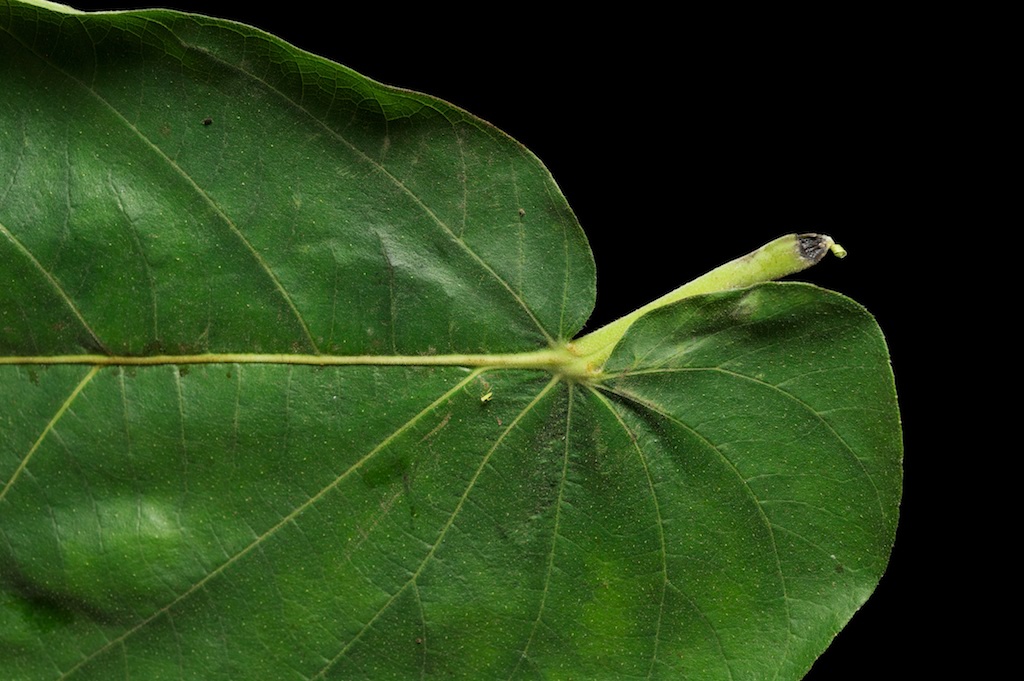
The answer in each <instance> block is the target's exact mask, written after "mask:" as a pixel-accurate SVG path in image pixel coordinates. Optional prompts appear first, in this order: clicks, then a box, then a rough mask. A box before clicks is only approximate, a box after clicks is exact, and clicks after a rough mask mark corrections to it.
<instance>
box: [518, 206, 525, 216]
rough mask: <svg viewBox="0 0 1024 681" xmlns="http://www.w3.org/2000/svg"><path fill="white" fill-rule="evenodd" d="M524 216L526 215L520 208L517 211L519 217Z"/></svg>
mask: <svg viewBox="0 0 1024 681" xmlns="http://www.w3.org/2000/svg"><path fill="white" fill-rule="evenodd" d="M524 215H526V211H525V210H523V209H522V208H520V209H519V217H523V216H524Z"/></svg>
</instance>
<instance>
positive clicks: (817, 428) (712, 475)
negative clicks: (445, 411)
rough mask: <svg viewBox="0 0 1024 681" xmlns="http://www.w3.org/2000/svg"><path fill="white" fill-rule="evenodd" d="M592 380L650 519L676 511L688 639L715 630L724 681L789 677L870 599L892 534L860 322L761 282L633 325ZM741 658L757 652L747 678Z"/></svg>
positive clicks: (836, 305)
mask: <svg viewBox="0 0 1024 681" xmlns="http://www.w3.org/2000/svg"><path fill="white" fill-rule="evenodd" d="M607 368H608V370H609V371H610V372H612V373H613V374H614V376H613V377H612V378H611V379H609V380H608V381H607V382H606V383H605V384H604V386H603V390H604V391H605V393H606V394H607V395H608V399H609V401H610V402H611V403H612V404H614V405H616V409H617V410H618V411H620V412H621V413H622V414H623V416H622V418H623V421H624V423H625V424H626V425H627V426H628V427H629V428H630V430H631V431H634V432H635V437H636V439H637V442H638V445H637V446H638V447H639V448H640V449H641V450H642V451H647V452H650V454H649V456H650V461H651V466H652V468H654V467H657V468H658V469H663V470H664V472H663V473H658V474H657V479H658V480H659V481H664V483H663V484H662V485H661V486H660V487H659V490H663V493H664V497H665V499H666V500H670V503H671V506H667V507H669V508H676V507H678V508H679V509H687V513H686V517H687V518H688V520H687V521H686V522H684V523H679V524H677V523H676V522H666V523H665V526H666V535H667V537H668V539H667V543H668V545H669V546H671V547H673V548H672V551H671V554H672V555H673V556H676V559H675V560H673V562H672V568H670V574H671V575H672V577H671V579H672V583H673V584H674V585H675V586H677V587H678V588H679V589H680V590H681V591H683V592H684V593H686V594H687V595H688V596H689V598H690V599H691V603H692V604H693V606H694V608H695V610H696V611H698V612H700V613H701V617H700V618H695V621H694V623H693V624H694V628H695V629H696V624H697V622H698V621H701V620H702V621H704V622H706V623H707V626H709V627H710V629H711V630H713V631H716V632H717V635H716V636H715V644H716V645H717V646H719V647H720V654H721V656H722V657H724V658H725V660H726V661H727V662H728V665H727V666H728V668H729V670H730V671H731V673H732V674H733V675H735V676H737V677H739V678H748V674H749V675H752V676H749V678H761V675H762V674H767V673H768V670H774V669H781V670H782V677H783V678H791V677H794V676H797V677H798V676H800V675H802V674H803V672H804V671H806V669H807V668H808V667H809V666H810V664H811V663H812V662H813V660H814V659H815V658H816V657H817V656H818V654H819V653H820V651H821V649H823V648H824V647H825V646H826V645H827V643H828V642H829V641H830V640H831V639H832V637H833V636H834V635H835V634H836V632H837V631H838V630H839V629H840V628H841V627H842V626H843V625H844V624H845V623H846V621H847V620H848V619H849V618H850V617H851V616H852V614H853V612H854V611H855V610H856V609H857V608H858V607H859V606H860V605H861V603H863V601H864V600H865V599H866V598H867V597H868V595H869V594H870V593H871V591H872V590H873V589H874V587H875V585H876V583H877V581H878V579H879V578H880V577H881V574H882V572H883V570H884V568H885V565H886V563H887V561H888V556H889V551H890V549H891V546H892V539H893V534H894V532H895V526H896V519H897V514H898V503H899V497H900V487H901V481H900V475H901V474H900V461H901V457H902V451H901V447H900V437H899V420H898V411H897V409H896V402H895V393H894V391H893V384H892V375H891V372H890V370H889V366H888V359H887V354H886V349H885V345H884V342H883V340H882V337H881V334H880V333H879V332H878V328H877V326H876V325H875V323H874V320H872V319H871V317H870V316H869V315H868V314H867V313H866V312H864V310H863V309H862V308H861V307H860V306H858V305H857V304H856V303H853V302H852V301H850V300H848V299H846V298H843V297H842V296H839V295H838V294H834V293H831V292H827V291H824V290H821V289H817V288H815V287H812V286H807V285H802V284H767V285H763V286H758V287H754V288H752V289H749V290H745V291H738V292H732V293H722V294H715V295H712V296H706V297H700V298H695V299H691V300H686V301H682V302H680V303H678V304H676V305H674V306H672V307H669V308H664V309H662V310H658V311H656V312H654V313H652V314H650V315H648V316H646V317H644V318H642V319H641V320H640V321H638V322H637V323H636V324H635V325H634V326H633V328H632V329H630V331H629V332H628V333H627V335H626V337H625V338H624V339H623V341H622V342H621V343H620V345H619V346H618V347H617V348H616V351H615V353H614V354H613V356H612V357H611V359H610V361H609V362H608V367H607ZM670 486H671V487H670ZM670 489H671V491H669V490H670ZM668 517H669V518H671V516H668ZM733 590H734V591H735V593H732V591H733ZM750 598H760V599H761V600H760V602H751V601H749V600H746V599H750ZM731 606H736V607H735V609H733V608H732V607H731ZM755 642H756V643H755ZM752 645H760V646H764V648H765V649H766V650H769V649H770V650H772V651H773V652H772V653H770V654H767V655H765V657H764V658H763V659H753V660H751V662H750V664H751V665H752V666H751V667H750V668H749V669H748V668H746V666H745V664H746V663H744V662H743V660H744V658H745V657H746V653H747V652H749V651H750V650H751V646H752ZM711 650H712V648H710V647H709V648H708V652H710V651H711ZM703 673H704V674H706V676H701V675H698V676H695V677H694V678H718V676H716V675H714V674H712V673H711V668H710V667H709V668H708V670H706V671H705V672H703ZM723 674H724V672H723ZM772 674H774V671H773V672H772ZM722 678H729V676H728V674H724V675H723V676H722Z"/></svg>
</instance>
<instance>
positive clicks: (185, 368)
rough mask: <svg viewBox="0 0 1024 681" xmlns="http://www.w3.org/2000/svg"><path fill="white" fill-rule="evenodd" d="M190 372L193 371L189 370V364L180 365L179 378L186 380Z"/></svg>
mask: <svg viewBox="0 0 1024 681" xmlns="http://www.w3.org/2000/svg"><path fill="white" fill-rule="evenodd" d="M190 370H191V369H189V366H188V365H187V364H179V365H178V376H179V377H180V378H185V377H186V376H188V372H189V371H190Z"/></svg>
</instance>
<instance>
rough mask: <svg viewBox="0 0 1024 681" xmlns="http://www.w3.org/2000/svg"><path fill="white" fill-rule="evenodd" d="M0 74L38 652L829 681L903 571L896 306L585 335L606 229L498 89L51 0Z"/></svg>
mask: <svg viewBox="0 0 1024 681" xmlns="http://www.w3.org/2000/svg"><path fill="white" fill-rule="evenodd" d="M0 93H2V96H0V405H3V411H2V412H0V429H2V430H0V434H2V436H0V534H2V537H3V541H2V542H0V587H2V589H3V590H2V595H0V669H2V670H3V672H4V676H5V678H7V677H10V678H25V679H50V678H64V677H69V678H82V679H86V678H96V679H107V678H122V677H123V678H147V679H159V678H196V679H217V678H223V679H229V678H230V679H238V678H253V679H262V678H289V677H296V678H342V679H349V678H366V679H385V678H395V679H409V678H422V677H428V678H434V677H436V678H467V679H479V678H536V677H543V678H566V679H591V678H630V677H641V678H681V679H700V680H704V679H712V680H713V679H797V678H800V677H801V676H802V675H803V674H804V672H805V671H806V670H807V669H808V668H809V667H810V665H811V663H812V662H813V661H814V659H815V658H816V657H817V656H818V655H819V654H820V653H821V652H822V650H824V648H825V647H826V646H827V645H828V643H829V642H830V641H831V639H832V638H833V637H834V636H835V634H836V632H838V631H839V629H841V628H842V626H843V625H844V624H845V623H846V622H847V621H848V619H849V618H850V617H851V616H852V614H853V613H854V611H855V610H856V609H857V608H858V607H859V606H860V604H861V603H863V602H864V600H865V599H866V598H867V597H868V595H869V594H870V593H871V591H872V590H873V589H874V586H875V584H876V583H877V582H878V579H879V577H880V576H881V574H882V572H883V570H884V568H885V564H886V561H887V559H888V555H889V549H890V547H891V544H892V538H893V533H894V531H895V525H896V519H897V509H898V503H899V496H900V486H901V481H900V457H901V449H900V434H899V422H898V413H897V409H896V401H895V394H894V390H893V381H892V375H891V372H890V370H889V366H888V359H887V354H886V348H885V345H884V342H883V340H882V337H881V334H880V332H879V331H878V328H877V326H876V325H875V323H874V321H873V320H872V318H871V317H870V315H868V314H867V313H866V312H865V311H864V310H863V309H862V308H861V307H860V306H858V305H857V304H856V303H853V302H852V301H850V300H848V299H846V298H844V297H842V296H840V295H838V294H835V293H832V292H828V291H825V290H822V289H818V288H815V287H811V286H808V285H803V284H763V285H758V286H755V287H753V288H746V289H741V290H737V291H725V292H721V293H713V294H710V295H704V296H697V297H689V298H684V299H682V300H679V301H678V302H674V303H672V304H669V305H665V306H662V307H660V308H658V309H655V310H654V311H652V312H649V313H647V314H645V315H643V316H640V317H639V319H637V320H636V321H635V323H633V324H632V326H630V327H629V328H628V330H624V331H625V333H624V335H621V334H620V335H621V339H620V340H617V343H615V344H613V346H612V347H610V348H608V349H607V351H606V352H605V353H604V354H603V355H601V362H600V364H601V366H597V367H593V366H588V367H587V368H586V370H581V369H580V368H579V366H580V365H579V364H578V362H577V361H576V358H574V357H573V355H572V350H571V347H575V346H567V345H566V343H567V341H569V339H572V338H573V337H574V336H576V335H577V334H578V332H579V331H580V329H581V328H582V326H583V324H584V322H585V321H586V319H587V317H588V315H589V313H590V311H591V309H592V306H593V302H594V266H593V261H592V257H591V254H590V250H589V247H588V245H587V242H586V239H585V237H584V235H583V233H582V231H581V230H580V228H579V226H578V224H577V223H576V220H575V218H574V217H573V215H572V212H571V211H570V209H569V208H568V206H567V205H566V202H565V200H564V198H563V197H562V195H561V193H560V192H559V190H558V188H557V186H556V185H555V184H554V182H553V181H552V179H551V178H550V175H549V174H548V173H547V171H546V170H545V169H544V167H543V166H542V165H541V164H540V162H539V161H538V160H537V159H536V158H535V157H534V156H533V155H532V154H530V152H528V151H527V150H525V149H524V148H523V147H522V146H520V145H519V144H517V143H516V142H515V141H513V140H511V139H510V138H508V137H507V136H505V135H504V134H503V133H501V132H499V131H497V130H495V129H494V128H493V127H491V126H489V125H488V124H486V123H484V122H482V121H480V120H478V119H476V118H474V117H473V116H471V115H469V114H467V113H465V112H464V111H461V110H459V109H457V108H455V107H453V106H451V105H449V104H446V103H444V102H441V101H439V100H436V99H433V98H431V97H428V96H425V95H420V94H414V93H410V92H405V91H400V90H396V89H393V88H387V87H384V86H381V85H378V84H376V83H374V82H372V81H369V80H367V79H366V78H363V77H362V76H359V75H357V74H355V73H353V72H351V71H349V70H347V69H345V68H344V67H341V66H338V65H336V64H333V63H330V62H327V61H325V60H323V59H319V58H317V57H313V56H311V55H308V54H305V53H303V52H301V51H299V50H297V49H295V48H293V47H291V46H289V45H286V44H284V43H282V42H280V41H278V40H276V39H274V38H272V37H271V36H268V35H266V34H264V33H262V32H260V31H258V30H256V29H252V28H249V27H246V26H242V25H239V24H233V23H229V22H223V21H218V20H214V19H209V18H205V17H198V16H194V15H183V14H178V13H174V12H169V11H150V12H137V13H123V14H97V15H83V14H75V13H71V12H69V11H67V10H66V9H60V8H53V7H48V6H41V5H38V4H28V3H22V2H14V1H12V0H2V1H0ZM580 345H583V344H580ZM609 352H610V356H609V355H608V353H609ZM591 369H594V370H596V372H595V373H590V370H591Z"/></svg>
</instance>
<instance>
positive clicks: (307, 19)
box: [76, 2, 953, 681]
mask: <svg viewBox="0 0 1024 681" xmlns="http://www.w3.org/2000/svg"><path fill="white" fill-rule="evenodd" d="M76 6H77V7H79V8H81V9H99V8H115V7H114V6H112V5H109V4H108V5H103V4H100V3H81V2H80V3H77V4H76ZM164 6H169V7H171V8H175V9H183V10H186V11H196V12H201V13H205V14H210V15H215V16H220V17H224V18H230V19H234V20H238V21H242V22H244V23H248V24H252V25H255V26H257V27H259V28H262V29H264V30H267V31H270V32H272V33H274V34H276V35H278V36H280V37H282V38H284V39H285V40H287V41H289V42H291V43H293V44H295V45H298V46H299V47H301V48H303V49H305V50H308V51H310V52H313V53H316V54H320V55H322V56H325V57H328V58H330V59H333V60H335V61H338V62H340V63H343V64H345V65H346V66H349V67H351V68H353V69H355V70H356V71H358V72H360V73H362V74H364V75H366V76H368V77H371V78H373V79H375V80H378V81H380V82H383V83H386V84H389V85H395V86H400V87H404V88H409V89H412V90H418V91H422V92H427V93H429V94H432V95H434V96H437V97H440V98H442V99H446V100H448V101H450V102H452V103H454V104H456V105H458V106H460V107H462V108H465V109H467V110H468V111H470V112H472V113H474V114H476V115H478V116H480V117H481V118H484V119H485V120H488V121H490V122H491V123H493V124H495V125H497V126H498V127H499V128H501V129H502V130H504V131H505V132H507V133H509V134H510V135H512V136H513V137H514V138H516V139H518V140H519V141H520V142H522V143H523V144H525V145H526V146H527V147H528V148H529V149H531V150H532V151H533V152H534V153H535V154H537V156H539V157H540V159H541V160H542V161H543V162H544V163H545V164H546V165H547V166H548V168H549V169H550V170H551V172H552V174H553V175H554V177H555V179H556V181H557V182H558V183H559V185H560V186H561V188H562V190H563V192H564V193H565V195H566V197H567V199H568V201H569V203H570V205H571V206H572V207H573V209H574V210H575V211H576V214H577V216H578V217H579V220H580V222H581V224H582V225H583V228H584V229H585V230H586V232H587V235H588V237H589V239H590V242H591V245H592V248H593V250H594V254H595V258H596V260H597V268H598V305H597V310H596V311H595V313H594V316H593V317H592V326H591V328H596V327H597V326H600V325H601V324H603V323H605V322H607V321H610V320H612V319H615V318H617V317H619V316H621V315H622V314H624V313H626V312H629V311H631V310H632V309H634V308H635V307H637V306H639V305H640V304H643V303H645V302H647V301H648V300H650V299H652V298H654V297H656V296H658V295H660V294H662V293H664V292H666V291H668V290H671V289H672V288H674V287H676V286H677V285H679V284H680V283H682V282H684V281H687V280H689V279H691V278H693V277H694V276H696V275H697V274H700V273H701V272H703V271H705V270H707V269H709V268H711V267H713V266H715V265H718V264H720V263H722V262H724V261H726V260H728V259H731V258H732V257H735V256H737V255H740V254H743V253H745V252H747V251H749V250H752V249H753V248H756V247H757V246H759V245H761V244H762V243H764V242H766V241H768V240H770V239H772V238H774V237H776V236H779V235H781V234H784V233H788V232H794V231H820V232H825V233H828V234H832V235H833V236H834V237H835V238H836V239H837V241H839V242H840V243H842V244H843V245H844V246H845V247H846V248H847V249H848V251H849V253H850V255H849V257H848V258H847V259H845V260H843V261H839V260H836V259H834V258H828V259H826V260H825V261H824V262H823V263H822V264H820V265H818V266H817V267H815V268H814V269H812V270H809V271H808V272H805V273H803V274H802V275H800V276H799V277H797V278H799V279H801V280H806V281H811V282H813V283H816V284H819V285H821V286H825V287H827V288H832V289H835V290H838V291H840V292H842V293H844V294H846V295H849V296H850V297H852V298H854V299H856V300H858V301H859V302H860V303H862V304H863V305H865V306H866V307H867V308H868V309H869V310H871V311H872V312H873V313H874V314H875V316H876V317H877V319H878V321H879V324H880V325H881V327H882V330H883V331H884V332H885V334H886V336H887V339H888V341H889V344H890V351H891V353H892V360H893V365H894V369H895V373H896V381H897V389H898V392H899V394H900V403H901V410H902V415H903V421H904V427H905V446H906V452H907V458H906V462H905V475H906V479H905V492H904V502H903V508H902V512H901V523H900V529H899V532H898V535H897V541H896V545H895V548H894V550H893V555H892V559H891V564H890V567H889V570H888V572H887V573H886V575H885V576H884V577H883V579H882V581H881V584H880V585H879V587H878V589H877V591H876V592H875V594H874V595H873V596H872V597H871V598H870V599H869V601H868V602H867V604H866V605H865V606H864V607H863V608H862V610H861V611H860V612H859V613H858V614H857V615H856V616H855V617H854V619H853V620H852V621H851V623H850V624H849V625H848V627H847V628H846V629H845V630H844V631H843V632H842V633H841V634H840V635H839V637H838V638H837V640H836V641H835V643H834V644H833V645H832V646H831V647H830V648H829V650H828V651H827V652H826V653H825V654H824V655H823V656H822V657H821V658H820V659H819V660H818V662H817V663H816V664H815V666H814V668H813V669H812V671H811V673H810V674H809V675H808V676H807V679H808V680H810V681H821V680H824V679H828V680H834V679H846V678H851V679H852V678H857V679H863V678H875V679H888V678H898V677H899V676H900V675H901V674H902V673H905V672H918V673H920V672H923V671H925V668H926V667H927V666H930V665H931V664H932V663H933V662H936V661H942V660H943V659H944V658H945V659H946V660H947V661H948V657H946V652H948V651H942V650H938V651H937V650H936V649H935V646H936V645H937V642H936V638H935V636H933V634H934V633H935V632H936V631H938V630H939V629H940V628H941V627H942V626H943V624H942V618H941V617H939V616H936V612H937V611H936V609H935V607H934V606H935V604H936V602H937V601H940V600H941V598H939V597H938V596H937V595H936V594H935V593H934V587H933V586H931V583H929V582H928V581H927V580H923V579H921V578H920V576H921V575H922V574H924V575H927V574H931V573H933V572H934V565H936V564H941V563H943V558H942V557H941V556H936V555H934V554H935V553H936V552H937V551H940V549H938V548H935V546H936V538H935V537H934V536H931V535H932V532H931V530H930V528H931V527H932V525H933V523H934V522H935V516H936V513H937V512H938V511H937V509H940V508H941V507H942V501H941V498H942V495H943V492H942V491H940V490H936V489H935V488H934V484H935V471H934V469H931V468H930V466H932V465H934V463H933V462H931V461H929V457H928V454H929V452H930V451H931V450H932V449H933V447H934V443H933V442H929V443H926V442H925V441H924V439H923V437H924V436H923V433H924V432H925V431H924V424H925V423H926V422H927V421H928V419H929V415H930V414H931V413H932V410H931V405H933V404H934V401H935V399H936V396H935V395H934V394H932V393H931V390H930V389H929V388H927V387H926V380H927V379H926V377H927V376H929V375H930V374H931V373H932V372H931V371H929V364H930V363H931V362H933V361H934V360H933V357H932V355H931V354H929V353H928V352H926V351H923V350H922V348H927V347H930V344H931V341H932V339H933V338H934V330H933V329H932V321H931V320H934V319H935V316H934V315H933V314H932V310H930V309H929V303H928V299H929V296H927V295H926V284H927V282H928V281H929V280H930V279H931V278H933V277H934V273H932V272H931V271H930V268H931V267H932V265H929V264H928V263H929V262H932V263H934V262H935V259H934V256H933V255H932V254H931V253H930V246H929V242H928V239H929V238H930V236H931V235H932V234H933V233H934V232H933V225H932V220H933V218H934V215H935V212H934V210H935V205H936V203H938V204H940V205H941V204H942V203H943V202H944V201H947V200H949V197H947V196H944V194H943V192H942V191H941V190H938V189H935V188H934V187H932V186H930V185H929V180H928V179H927V178H930V177H933V175H934V166H936V165H941V163H942V162H943V159H942V154H943V153H944V150H946V149H948V142H946V143H945V146H944V144H943V143H940V142H939V141H938V140H937V139H936V138H937V137H941V128H942V126H941V125H940V124H939V123H937V122H936V119H937V118H938V117H939V116H941V115H942V113H941V108H942V102H941V101H938V102H937V101H936V96H935V92H934V89H933V88H934V86H935V83H936V81H938V80H941V79H942V78H943V77H944V75H945V74H944V73H943V71H944V70H946V69H947V67H948V63H947V62H946V61H944V58H943V57H942V56H941V54H939V53H937V52H930V51H929V48H930V47H931V45H929V44H927V43H926V42H922V39H921V36H920V30H921V26H920V25H919V24H918V23H917V21H916V18H915V17H906V16H903V17H896V16H893V15H891V14H879V15H872V14H856V13H853V10H851V14H849V15H847V16H824V15H821V16H814V15H809V14H806V13H805V14H799V15H797V14H794V15H785V14H779V13H777V10H773V11H772V13H762V14H748V13H742V14H741V13H740V12H739V10H727V11H735V12H736V14H735V15H733V16H729V15H719V16H701V15H695V14H687V15H686V16H685V17H682V18H677V19H671V20H670V19H668V18H667V17H665V16H660V15H651V14H646V13H642V12H641V10H640V8H638V9H637V10H636V13H635V14H632V15H631V14H629V12H628V11H622V10H620V13H619V14H616V15H614V16H590V15H588V16H573V17H570V18H568V19H558V18H556V17H555V16H550V12H545V11H533V12H529V13H523V12H521V11H512V10H509V11H508V12H506V13H501V14H498V13H490V14H487V15H477V13H475V12H472V11H470V10H455V9H443V10H442V9H437V8H433V9H429V10H420V11H419V12H418V14H410V13H409V12H408V11H407V10H399V9H397V8H396V7H393V6H391V5H385V4H383V3H381V4H380V5H379V8H378V9H377V11H376V12H373V13H366V14H363V15H347V16H342V14H341V11H342V10H340V9H339V12H338V14H337V15H334V16H333V17H332V16H331V15H308V14H307V15H305V16H298V14H299V13H300V12H305V11H306V9H307V8H306V7H305V6H301V7H300V6H295V7H291V8H288V7H284V8H283V9H284V10H286V11H288V10H291V11H290V12H289V14H287V15H281V14H280V8H281V7H282V6H281V5H278V7H279V13H278V14H277V15H276V16H275V13H273V12H271V11H270V10H261V9H258V8H255V7H239V6H238V5H237V4H236V3H231V4H228V3H217V2H208V3H198V2H196V3H180V2H172V3H167V4H166V5H164ZM339 7H344V6H343V5H341V6H339ZM116 8H122V9H123V8H129V6H128V5H126V4H122V5H119V6H117V7H116ZM926 206H927V209H926ZM932 418H933V420H934V416H932ZM932 425H934V423H933V424H932ZM945 564H946V566H947V568H948V566H949V564H948V562H946V563H945ZM948 678H953V677H948Z"/></svg>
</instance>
